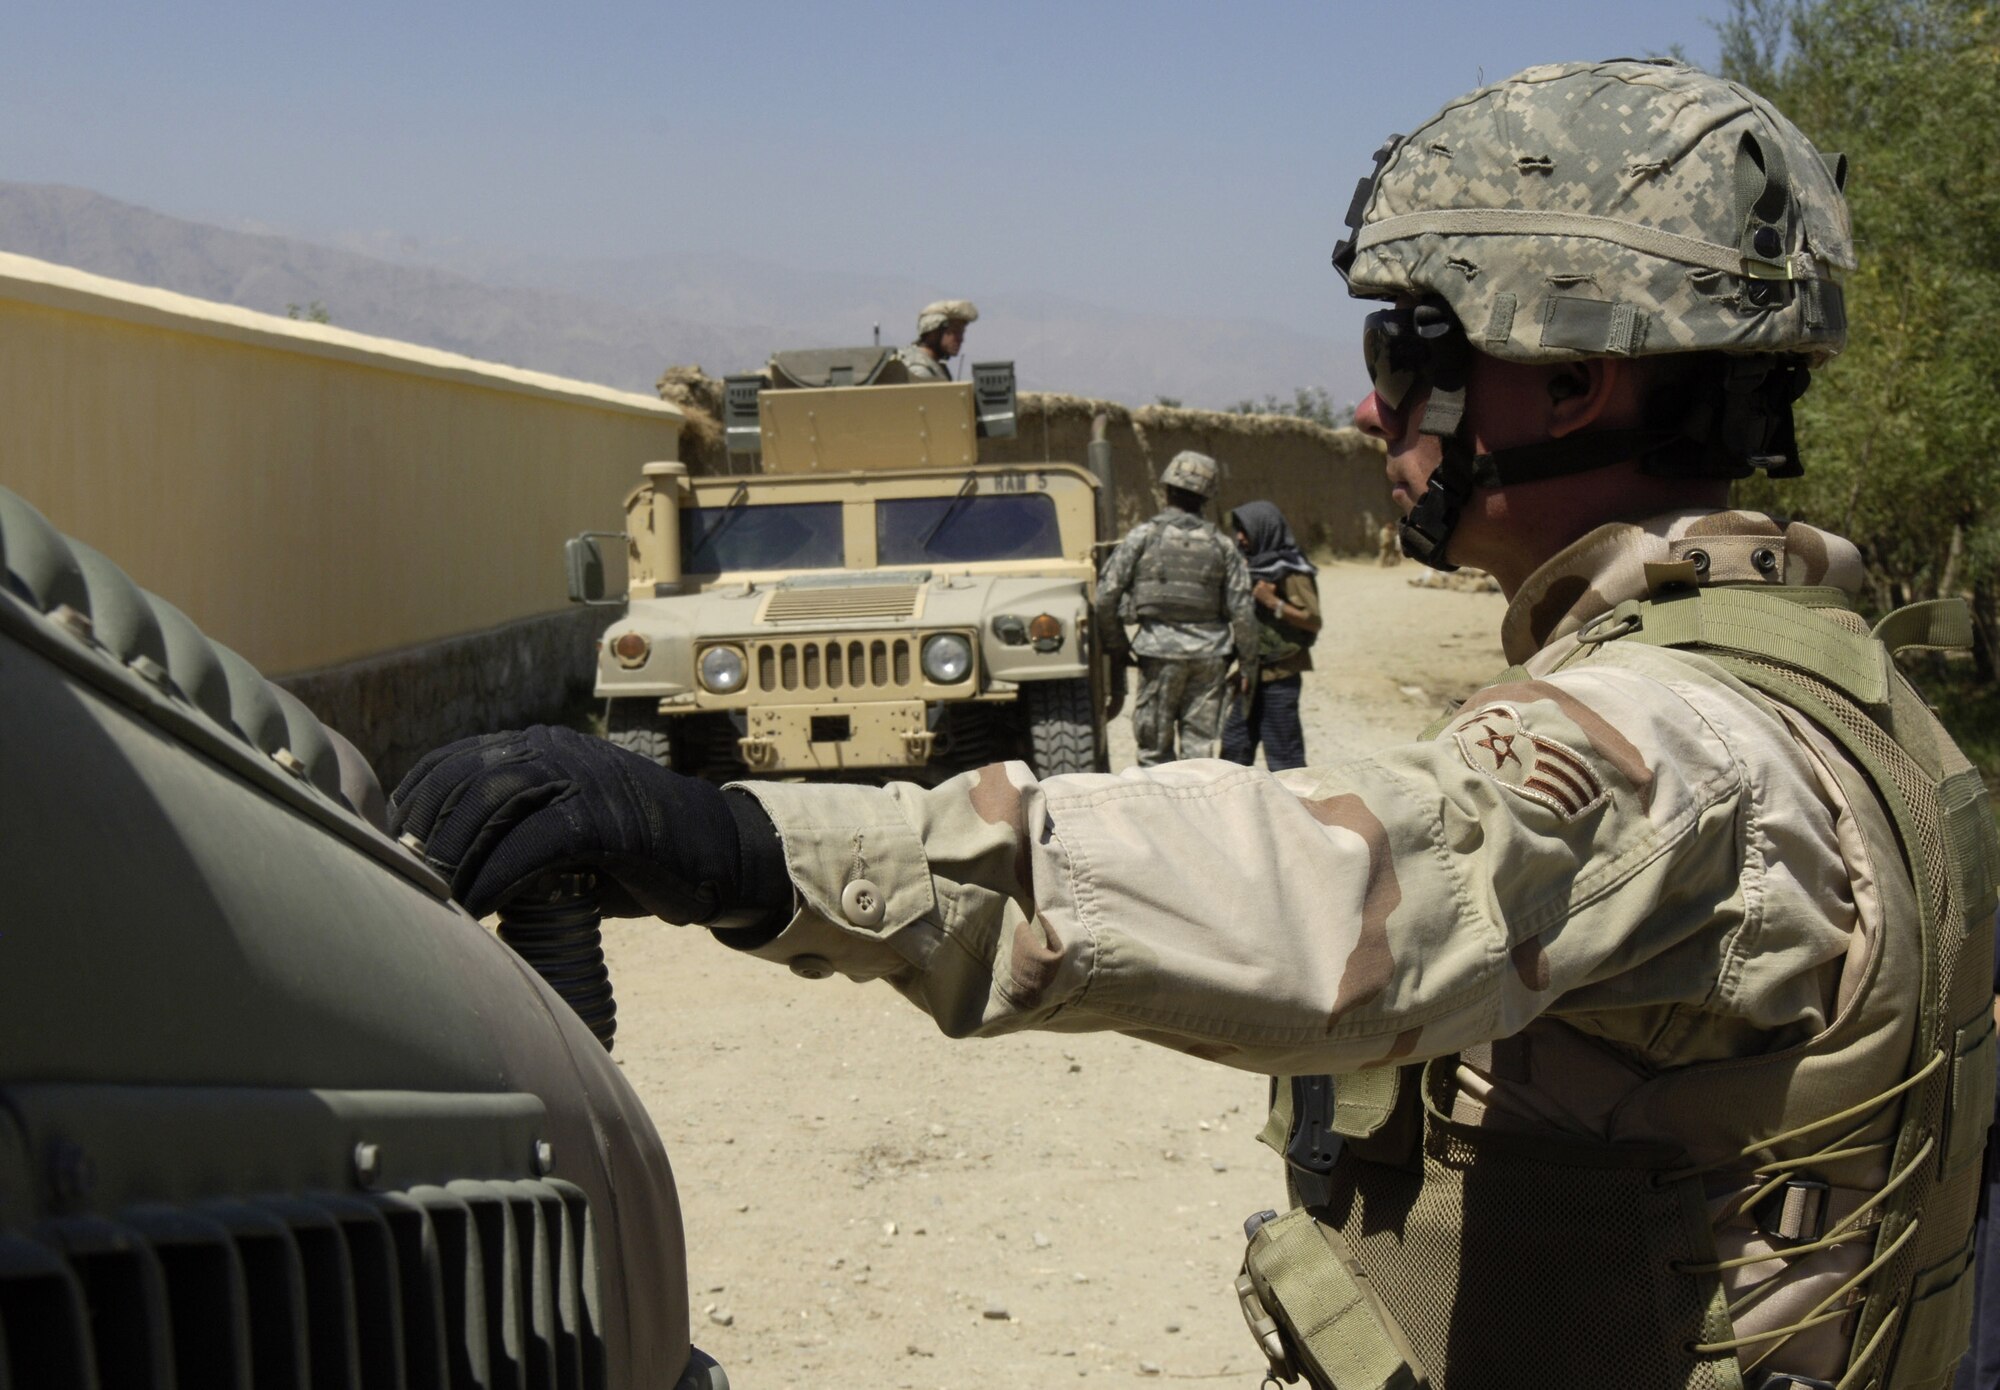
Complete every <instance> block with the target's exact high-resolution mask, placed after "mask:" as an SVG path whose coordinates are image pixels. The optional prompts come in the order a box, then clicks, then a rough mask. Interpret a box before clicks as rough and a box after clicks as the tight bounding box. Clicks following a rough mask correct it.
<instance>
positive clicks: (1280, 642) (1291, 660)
mask: <svg viewBox="0 0 2000 1390" xmlns="http://www.w3.org/2000/svg"><path fill="white" fill-rule="evenodd" d="M1226 529H1227V530H1228V531H1230V532H1231V533H1232V534H1233V535H1234V536H1235V537H1236V544H1237V547H1238V548H1239V549H1240V550H1242V552H1243V555H1244V558H1245V559H1246V560H1248V561H1249V564H1250V580H1251V583H1252V585H1253V586H1254V587H1253V588H1252V590H1251V595H1252V597H1253V598H1254V599H1255V600H1256V604H1257V626H1258V633H1257V636H1258V643H1257V669H1256V671H1254V672H1246V673H1244V674H1243V676H1242V677H1240V678H1239V681H1238V687H1237V689H1238V693H1237V699H1236V706H1235V708H1234V709H1233V710H1231V711H1230V715H1229V722H1228V724H1226V725H1225V726H1224V727H1223V730H1222V756H1223V757H1225V758H1227V759H1229V760H1230V761H1231V762H1234V763H1242V764H1243V765H1244V766H1246V767H1247V766H1249V765H1250V762H1251V760H1252V759H1253V758H1255V757H1256V756H1257V746H1258V745H1259V744H1262V745H1263V747H1264V766H1266V767H1267V768H1269V769H1270V770H1271V771H1273V772H1282V771H1283V770H1284V769H1286V768H1288V767H1304V766H1305V762H1306V735H1305V730H1304V728H1303V727H1301V725H1300V724H1299V688H1300V685H1301V684H1302V682H1301V681H1300V679H1299V673H1300V672H1302V671H1310V670H1311V669H1312V644H1313V641H1314V640H1315V639H1316V638H1317V637H1318V636H1319V629H1320V613H1319V588H1318V586H1317V585H1315V584H1314V583H1313V576H1314V575H1315V574H1317V573H1319V570H1318V569H1317V567H1315V566H1314V564H1313V562H1312V561H1310V560H1308V559H1307V558H1306V557H1305V552H1303V551H1301V550H1300V549H1299V543H1298V542H1297V541H1296V540H1294V539H1293V538H1292V528H1291V527H1290V526H1288V525H1287V524H1286V523H1285V514H1284V513H1283V512H1281V511H1279V510H1278V508H1277V507H1276V505H1275V504H1273V503H1270V502H1262V501H1259V502H1245V503H1244V504H1243V505H1242V506H1240V507H1238V508H1237V509H1236V510H1235V511H1233V512H1231V513H1230V514H1229V517H1228V519H1227V523H1226Z"/></svg>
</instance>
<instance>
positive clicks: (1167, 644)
mask: <svg viewBox="0 0 2000 1390" xmlns="http://www.w3.org/2000/svg"><path fill="white" fill-rule="evenodd" d="M1219 473H1220V470H1219V469H1218V468H1217V466H1216V462H1215V460H1214V459H1212V458H1210V457H1209V456H1208V455H1207V454H1198V453H1195V452H1194V451H1193V450H1192V449H1184V450H1182V451H1181V452H1180V453H1178V454H1175V455H1174V456H1173V458H1171V459H1169V460H1168V461H1167V466H1166V467H1165V468H1164V469H1162V470H1161V471H1160V486H1161V487H1162V488H1164V489H1165V490H1166V494H1167V505H1166V508H1165V509H1164V510H1163V511H1161V512H1160V514H1159V515H1158V516H1155V517H1152V518H1150V519H1149V520H1146V521H1142V522H1140V523H1139V524H1138V525H1137V526H1134V527H1133V528H1132V529H1131V530H1130V531H1128V532H1126V533H1125V538H1124V539H1123V540H1121V541H1120V542H1119V543H1118V548H1117V549H1116V550H1114V551H1112V552H1111V558H1110V559H1108V560H1106V561H1105V562H1104V573H1103V574H1102V575H1101V576H1099V578H1098V581H1097V630H1098V631H1099V632H1100V633H1103V634H1106V635H1105V638H1104V640H1105V641H1106V642H1107V643H1108V644H1110V645H1112V646H1113V647H1114V649H1116V648H1120V647H1122V646H1123V640H1124V635H1125V627H1124V620H1125V618H1126V616H1127V615H1128V612H1129V616H1130V617H1131V618H1132V619H1133V620H1134V621H1136V622H1137V623H1138V625H1139V635H1138V636H1137V637H1136V638H1134V639H1133V641H1132V654H1133V655H1134V656H1135V657H1137V658H1138V662H1139V698H1138V700H1137V702H1136V703H1135V704H1134V705H1133V707H1132V736H1133V739H1134V741H1135V742H1136V743H1137V744H1138V747H1139V766H1141V767H1155V766H1158V765H1159V764H1160V763H1166V762H1172V761H1173V760H1174V759H1175V758H1177V757H1179V758H1212V757H1214V756H1215V755H1216V751H1217V749H1218V748H1219V747H1220V745H1221V740H1222V716H1223V703H1224V697H1225V695H1226V694H1227V692H1228V689H1229V663H1230V660H1231V659H1232V658H1234V659H1235V660H1236V661H1238V662H1239V663H1240V664H1241V665H1242V667H1243V669H1244V670H1246V671H1247V670H1249V669H1250V666H1251V664H1252V662H1253V661H1254V659H1255V657H1256V653H1257V613H1256V609H1255V607H1254V606H1253V604H1252V602H1251V597H1250V570H1249V567H1248V566H1247V565H1246V564H1245V563H1244V560H1243V556H1242V553H1241V552H1240V551H1238V550H1237V548H1236V545H1235V543H1234V542H1233V541H1231V540H1230V539H1229V538H1228V537H1227V536H1225V535H1223V534H1222V532H1221V531H1219V530H1217V529H1216V528H1215V527H1214V526H1213V525H1211V524H1210V523H1209V522H1207V521H1205V520H1203V519H1202V515H1201V511H1202V508H1203V507H1205V506H1206V505H1207V504H1208V500H1209V498H1211V497H1213V496H1215V486H1216V482H1217V480H1218V476H1219Z"/></svg>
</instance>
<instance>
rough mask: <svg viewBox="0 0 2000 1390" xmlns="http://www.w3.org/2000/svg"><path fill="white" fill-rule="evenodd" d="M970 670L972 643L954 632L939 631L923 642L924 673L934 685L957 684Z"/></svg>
mask: <svg viewBox="0 0 2000 1390" xmlns="http://www.w3.org/2000/svg"><path fill="white" fill-rule="evenodd" d="M971 670H972V644H971V643H970V642H968V641H966V640H965V639H964V638H963V637H960V636H959V635H958V634H957V633H955V632H940V633H938V634H937V635H936V636H934V637H931V638H930V639H928V640H927V641H926V642H925V643H924V674H925V675H926V676H928V677H929V678H930V680H931V683H932V684H934V685H957V684H958V683H959V682H960V681H962V680H964V679H965V678H966V676H967V675H968V674H969V673H970V672H971Z"/></svg>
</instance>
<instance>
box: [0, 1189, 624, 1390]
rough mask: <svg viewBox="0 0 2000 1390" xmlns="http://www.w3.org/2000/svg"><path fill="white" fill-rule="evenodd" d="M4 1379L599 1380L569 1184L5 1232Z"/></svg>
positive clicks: (198, 1211)
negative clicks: (16, 1232)
mask: <svg viewBox="0 0 2000 1390" xmlns="http://www.w3.org/2000/svg"><path fill="white" fill-rule="evenodd" d="M0 1330H4V1334H5V1335H4V1339H0V1382H5V1383H9V1384H15V1385H30V1384H32V1385H37V1386H51V1387H61V1390H72V1387H74V1388H75V1390H96V1387H100V1386H102V1387H126V1386H142V1387H152V1386H159V1387H176V1386H177V1387H180V1390H188V1388H189V1387H195V1386H199V1387H203V1390H207V1387H225V1388H226V1387H245V1390H247V1387H249V1386H252V1385H255V1386H259V1387H262V1386H269V1385H286V1386H292V1385H296V1386H305V1385H313V1386H320V1385H342V1386H346V1385H365V1386H407V1387H409V1390H432V1388H433V1387H435V1390H448V1388H449V1390H456V1387H460V1386H500V1385H509V1386H522V1387H529V1386H536V1387H540V1386H547V1387H551V1390H554V1388H555V1387H563V1388H564V1390H567V1387H571V1386H576V1387H596V1386H602V1385H604V1384H605V1383H606V1367H605V1358H604V1345H603V1341H602V1334H601V1331H600V1326H599V1314H598V1293H597V1250H596V1241H595V1238H594V1236H593V1234H592V1230H591V1221H590V1209H589V1203H588V1200H587V1199H586V1198H585V1196H584V1194H583V1192H582V1191H581V1190H580V1189H578V1188H576V1187H574V1186H572V1185H571V1184H569V1183H565V1182H558V1181H554V1180H545V1181H540V1182H530V1181H517V1182H453V1183H448V1184H447V1185H445V1186H443V1187H416V1188H412V1189H410V1190H409V1191H407V1192H398V1193H370V1194H367V1195H365V1196H337V1195H333V1194H315V1195H313V1196H309V1197H293V1196H284V1197H245V1198H240V1199H231V1200H226V1201H213V1202H202V1203H196V1204H191V1205H186V1206H168V1205H165V1204H149V1205H145V1206H137V1207H132V1208H128V1209H127V1210H125V1211H123V1212H120V1213H119V1214H118V1216H117V1217H116V1218H115V1219H107V1218H103V1217H68V1218H61V1219H57V1220H51V1221H45V1222H43V1223H41V1224H39V1225H37V1226H35V1227H34V1228H33V1230H32V1234H31V1235H29V1234H11V1235H0Z"/></svg>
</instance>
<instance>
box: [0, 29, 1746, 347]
mask: <svg viewBox="0 0 2000 1390" xmlns="http://www.w3.org/2000/svg"><path fill="white" fill-rule="evenodd" d="M1725 7H1726V0H1657V3H1650V4H1631V5H1627V4H1617V3H1607V0H1533V2H1532V3H1522V4H1502V3H1491V4H1479V3H1472V2H1471V0H1444V2H1443V3H1431V4H1424V3H1405V4H1400V5H1399V4H1393V3H1391V4H1382V3H1370V4H1367V5H1360V4H1332V3H1325V4H1277V3H1270V4H1258V3H1242V4H1234V5H1228V6H1225V5H1222V4H1217V3H1206V4H1196V3H1163V4H1096V5H1092V4H1075V5H1065V4H1043V3H1019V4H1014V3H992V4H985V5H975V4H968V3H937V2H936V0H932V3H924V4H885V3H867V2H866V0H849V3H840V4H814V5H808V4H793V3H782V2H779V0H766V3H759V4H745V5H724V4H709V5H699V6H696V5H677V4H637V3H600V4H593V3H589V2H588V0H582V3H574V4H569V5H561V6H558V5H551V4H548V3H546V0H538V2H537V3H522V2H520V0H489V3H486V4H482V5H478V6H471V5H454V6H445V5H426V4H422V3H396V4H387V3H378V2H377V0H343V2H342V3H338V4H314V5H311V6H302V5H289V4H282V3H279V4H273V3H270V0H260V3H255V4H251V3H226V2H225V3H216V2H212V0H195V2H194V3H187V2H185V0H184V2H183V3H178V4H174V5H170V6H169V5H159V4H152V5H143V6H142V5H137V4H100V3H93V0H67V3H64V4H60V5H56V4H43V5H20V6H15V7H13V8H12V10H11V12H10V14H9V18H8V24H7V38H6V43H5V46H4V50H0V179H9V180H18V181H24V182H53V183H67V184H74V185H79V186H82V187H86V188H91V189H94V190H96V191H99V192H102V193H107V194H110V195H113V196H115V197H119V198H124V199H127V200H129V201H132V202H137V203H141V204H144V205H147V206H149V207H153V208H157V209H159V210H162V211H166V212H171V213H175V214H179V215H183V216H188V217H194V218H198V219H202V220H207V221H215V222H221V223H224V224H227V225H232V226H245V225H261V226H265V227H269V228H271V229H273V230H281V231H286V232H291V233H298V234H305V235H310V236H316V237H331V236H335V235H339V234H351V233H357V232H371V233H379V232H391V233H395V234H399V235H404V236H409V237H413V238H416V239H418V240H419V241H423V242H432V243H435V242H447V241H452V240H470V241H475V242H480V243H488V244H492V245H496V246H501V247H511V248H520V249H523V250H529V251H535V252H541V253H556V254H574V255H593V256H606V255H608V256H622V255H630V254H640V253H648V252H658V251H673V250H679V249H701V250H720V249H728V250H734V251H738V252H741V253H743V254H745V255H749V256H753V257H758V258H763V259H767V260H771V261H776V262H779V263H782V264H784V265H787V266H791V267H794V268H798V269H803V270H819V269H822V268H825V269H852V270H860V271H868V272H893V273H897V274H906V275H914V276H918V277H922V278H925V279H927V280H931V281H934V282H935V283H936V284H938V285H939V286H940V287H941V288H943V289H945V290H949V291H952V292H957V291H958V290H959V288H960V287H964V288H963V292H966V293H972V292H975V291H976V290H978V289H980V288H986V289H990V290H996V289H997V290H1006V291H1020V290H1024V289H1029V288H1033V287H1041V288H1045V289H1048V290H1050V291H1054V292H1056V293H1059V294H1062V295H1064V296H1067V297H1072V298H1082V299H1087V300H1090V301H1092V302H1097V303H1102V304H1106V305H1110V306H1114V307H1119V308H1128V309H1151V310H1159V311H1163V312H1171V313H1175V314H1196V315H1202V316H1218V317H1220V316H1227V317H1252V318H1258V319H1265V320H1271V321H1275V322H1281V323H1284V324H1287V325H1290V326H1292V327H1295V328H1300V329H1306V330H1310V331H1315V332H1328V331H1331V332H1335V333H1339V334H1345V333H1347V332H1348V331H1350V325H1351V322H1352V319H1351V316H1350V315H1349V313H1348V312H1347V311H1346V310H1345V309H1344V307H1342V306H1340V305H1339V300H1340V298H1341V296H1340V291H1339V287H1338V284H1337V281H1336V277H1335V276H1333V274H1332V273H1331V272H1330V271H1329V270H1328V269H1327V253H1328V251H1329V250H1330V248H1331V245H1332V243H1333V240H1334V238H1335V235H1336V232H1337V230H1338V223H1339V219H1340V217H1341V215H1342V214H1343V213H1344V211H1345V209H1346V206H1347V202H1348V198H1349V195H1350V193H1351V191H1352V189H1353V186H1354V181H1355V179H1356V177H1357V176H1358V175H1359V173H1360V172H1361V171H1362V170H1363V169H1364V168H1365V167H1366V166H1367V163H1368V156H1369V154H1370V152H1371V151H1372V150H1373V149H1374V147H1375V145H1376V144H1377V143H1378V142H1379V140H1380V139H1381V137H1382V136H1383V135H1384V134H1386V133H1388V132H1389V131H1391V130H1400V129H1406V128H1408V127H1409V126H1410V125H1411V124H1413V123H1415V122H1416V121H1417V120H1419V119H1421V118H1422V117H1423V116H1425V115H1427V114H1428V113H1429V112H1430V111H1432V110H1433V109H1435V108H1436V107H1437V106H1438V105H1439V104H1440V103H1442V102H1443V101H1444V100H1445V99H1446V98H1448V97H1450V96H1452V95H1455V94H1457V93H1459V92H1462V91H1465V90H1467V89H1469V88H1471V87H1472V86H1473V85H1475V84H1476V83H1478V82H1479V81H1480V80H1481V78H1482V76H1484V77H1485V78H1488V79H1492V78H1498V77H1501V76H1504V75H1506V74H1507V73H1510V72H1512V71H1514V70H1516V69H1518V68H1521V67H1524V66H1526V65H1528V64H1530V63H1534V62H1542V61H1550V60H1558V59H1575V58H1601V57H1613V56H1624V55H1632V56H1642V55H1649V54H1657V53H1662V52H1664V51H1666V50H1667V49H1669V48H1670V47H1671V46H1674V45H1679V46H1681V47H1682V48H1683V49H1684V50H1685V52H1686V54H1687V56H1688V57H1690V58H1692V59H1693V60H1694V61H1696V62H1699V63H1703V64H1712V63H1713V61H1714V59H1715V54H1716V38H1715V35H1714V32H1713V30H1712V29H1711V27H1710V25H1709V23H1708V21H1709V20H1711V19H1714V18H1718V17H1720V15H1721V14H1722V13H1723V11H1724V9H1725Z"/></svg>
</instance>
